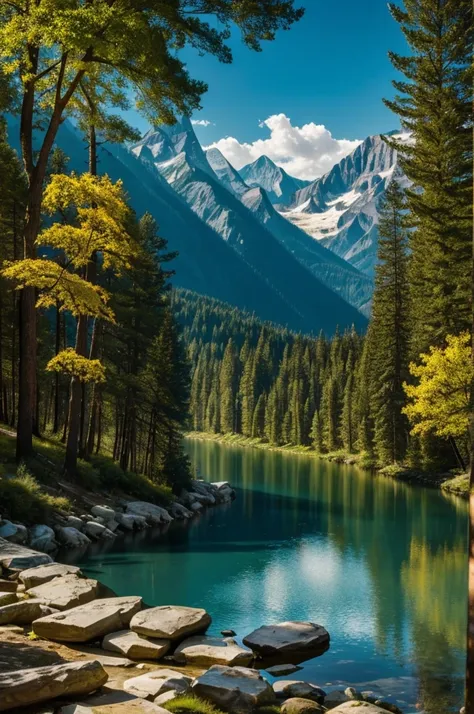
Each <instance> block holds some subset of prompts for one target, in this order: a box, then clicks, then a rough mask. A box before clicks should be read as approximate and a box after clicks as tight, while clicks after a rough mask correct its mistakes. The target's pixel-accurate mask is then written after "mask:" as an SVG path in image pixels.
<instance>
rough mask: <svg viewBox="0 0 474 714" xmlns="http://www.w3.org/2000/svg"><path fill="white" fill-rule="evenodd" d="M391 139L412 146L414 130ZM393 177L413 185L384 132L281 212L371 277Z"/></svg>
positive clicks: (394, 134)
mask: <svg viewBox="0 0 474 714" xmlns="http://www.w3.org/2000/svg"><path fill="white" fill-rule="evenodd" d="M390 136H391V138H393V139H396V140H398V141H399V142H400V143H403V144H407V145H409V144H410V143H412V137H411V135H410V134H409V133H403V132H402V133H395V132H393V133H392V134H391V135H390ZM393 180H396V181H398V182H399V183H400V184H401V185H403V186H406V185H408V179H407V178H406V176H405V175H404V174H403V172H402V171H401V169H400V166H399V165H398V162H397V151H396V150H395V149H394V148H393V147H392V146H390V145H389V144H388V143H387V142H386V141H385V140H384V139H383V137H382V136H370V137H368V138H367V139H366V140H365V141H364V142H362V144H360V145H359V146H358V147H357V148H356V149H355V151H353V152H352V154H350V155H349V156H347V157H345V158H344V159H343V160H342V161H341V162H339V164H336V165H335V166H334V167H333V168H332V169H331V170H330V171H328V173H327V174H325V175H324V176H322V177H321V178H320V179H317V180H316V181H313V182H312V183H311V184H309V185H308V186H306V187H305V188H303V189H301V190H300V191H298V192H297V193H296V194H295V197H294V199H293V201H292V202H290V203H289V205H288V206H286V207H284V208H282V207H279V208H280V211H281V215H282V216H283V217H284V218H286V219H287V220H289V221H290V222H291V223H293V224H294V225H296V226H298V228H300V229H301V230H303V231H305V232H306V233H308V234H309V235H310V236H311V237H312V238H315V239H316V240H318V241H320V243H321V244H322V245H324V246H325V247H326V248H329V249H330V250H332V251H333V252H335V253H336V254H337V255H339V256H340V257H341V258H344V260H347V261H349V262H350V263H352V265H354V266H356V267H357V268H359V270H362V271H364V272H365V273H367V274H369V275H373V272H374V268H375V264H376V261H377V243H378V221H379V212H380V207H381V202H382V200H383V197H384V195H385V190H386V188H387V186H388V185H389V183H390V182H391V181H393Z"/></svg>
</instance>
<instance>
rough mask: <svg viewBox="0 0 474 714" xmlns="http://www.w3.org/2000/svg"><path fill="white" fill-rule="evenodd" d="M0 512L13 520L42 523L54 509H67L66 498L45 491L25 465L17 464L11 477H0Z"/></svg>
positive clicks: (68, 504) (68, 505) (67, 502)
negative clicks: (13, 475) (0, 505)
mask: <svg viewBox="0 0 474 714" xmlns="http://www.w3.org/2000/svg"><path fill="white" fill-rule="evenodd" d="M0 503H1V504H2V514H3V515H5V516H7V517H9V518H11V519H12V520H14V521H20V522H21V523H26V524H34V523H44V522H45V521H47V520H48V518H49V517H50V515H51V513H52V511H53V510H54V509H61V510H65V511H67V510H69V508H70V503H69V501H68V499H67V498H61V497H56V496H51V495H49V494H48V493H45V492H44V491H43V490H42V488H41V486H40V484H39V483H38V482H37V481H36V479H35V478H34V477H33V476H32V475H31V474H30V473H29V472H28V471H27V469H26V467H25V466H19V468H18V472H17V475H16V476H15V477H13V478H5V477H1V478H0Z"/></svg>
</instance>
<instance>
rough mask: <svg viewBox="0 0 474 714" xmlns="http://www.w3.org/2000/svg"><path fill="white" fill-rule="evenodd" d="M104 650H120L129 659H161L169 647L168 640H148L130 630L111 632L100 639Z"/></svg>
mask: <svg viewBox="0 0 474 714" xmlns="http://www.w3.org/2000/svg"><path fill="white" fill-rule="evenodd" d="M102 647H103V648H104V650H110V651H111V652H120V653H121V654H123V655H125V656H126V657H129V658H130V659H137V660H142V659H153V660H155V659H161V657H164V656H165V654H166V653H167V652H168V650H169V648H170V641H169V640H148V639H146V638H145V637H141V636H140V635H138V634H137V633H136V632H133V631H132V630H120V631H119V632H111V633H110V635H106V636H105V637H104V639H103V640H102Z"/></svg>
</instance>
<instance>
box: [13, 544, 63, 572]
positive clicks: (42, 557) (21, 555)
mask: <svg viewBox="0 0 474 714" xmlns="http://www.w3.org/2000/svg"><path fill="white" fill-rule="evenodd" d="M52 562H53V559H52V558H51V557H50V556H49V555H46V553H40V552H39V551H37V550H32V549H31V548H25V546H23V545H18V544H17V543H10V541H8V540H5V539H4V538H0V565H1V566H2V567H3V568H5V569H6V570H25V569H26V568H34V567H35V566H37V565H46V564H47V563H52Z"/></svg>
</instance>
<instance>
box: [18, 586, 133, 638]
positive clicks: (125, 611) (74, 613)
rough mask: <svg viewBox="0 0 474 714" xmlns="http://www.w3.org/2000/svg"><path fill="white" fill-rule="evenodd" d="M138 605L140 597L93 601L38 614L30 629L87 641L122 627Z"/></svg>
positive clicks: (125, 625) (39, 632) (48, 636)
mask: <svg viewBox="0 0 474 714" xmlns="http://www.w3.org/2000/svg"><path fill="white" fill-rule="evenodd" d="M141 606H142V599H141V597H136V596H129V597H111V598H104V599H100V600H93V601H92V602H89V603H87V604H86V605H80V606H79V607H75V608H73V609H72V610H66V611H65V612H59V613H57V614H55V615H50V616H48V617H41V619H38V620H35V622H34V623H33V630H34V632H35V633H36V634H37V635H38V636H39V637H46V638H47V639H50V640H59V641H60V642H88V641H89V640H94V639H98V638H99V637H105V635H108V634H109V633H110V632H116V631H117V630H123V629H124V628H125V627H127V626H128V624H129V623H130V620H131V619H132V617H133V616H134V615H135V613H137V612H138V611H139V610H140V608H141ZM10 607H11V606H10Z"/></svg>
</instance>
